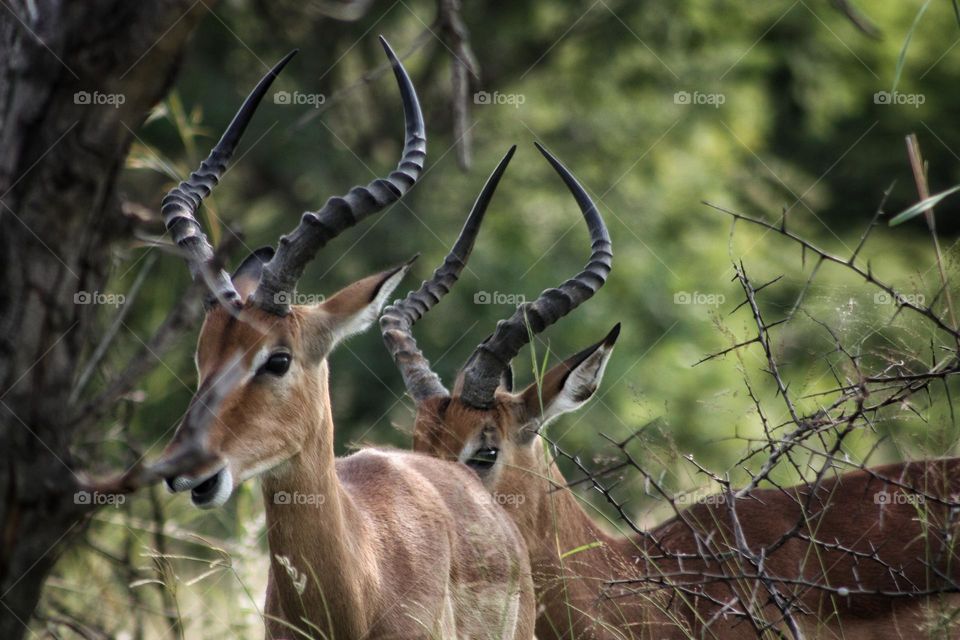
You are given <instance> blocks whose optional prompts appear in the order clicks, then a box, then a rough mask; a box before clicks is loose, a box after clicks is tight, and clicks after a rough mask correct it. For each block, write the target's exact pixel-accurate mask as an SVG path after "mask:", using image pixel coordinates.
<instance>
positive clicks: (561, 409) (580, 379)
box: [539, 346, 613, 427]
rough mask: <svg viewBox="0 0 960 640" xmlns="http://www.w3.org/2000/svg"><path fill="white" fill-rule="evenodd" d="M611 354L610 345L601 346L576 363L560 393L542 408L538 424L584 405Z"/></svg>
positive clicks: (542, 424)
mask: <svg viewBox="0 0 960 640" xmlns="http://www.w3.org/2000/svg"><path fill="white" fill-rule="evenodd" d="M611 355H613V347H612V346H610V347H606V346H601V347H600V348H599V349H597V350H596V351H594V352H593V353H591V354H590V356H589V357H587V359H586V360H584V361H583V362H581V363H580V364H579V365H577V367H576V368H575V369H574V370H573V371H571V372H570V375H568V376H567V379H566V380H565V381H564V383H563V389H561V390H560V393H558V394H557V395H556V396H555V397H554V398H553V401H551V402H550V403H549V404H548V405H547V406H546V407H544V408H543V416H541V418H540V421H539V426H541V427H543V426H544V425H546V424H547V423H548V422H550V421H551V420H553V419H554V418H557V417H558V416H562V415H563V414H565V413H569V412H570V411H575V410H577V409H579V408H580V407H582V406H583V405H585V404H586V403H587V401H588V400H589V399H590V398H592V397H593V394H594V393H596V391H597V387H599V386H600V381H601V380H602V379H603V372H604V370H605V369H606V368H607V362H608V361H609V360H610V356H611Z"/></svg>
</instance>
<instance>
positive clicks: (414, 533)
mask: <svg viewBox="0 0 960 640" xmlns="http://www.w3.org/2000/svg"><path fill="white" fill-rule="evenodd" d="M318 431H322V429H319V430H318ZM332 462H333V454H332V451H330V448H329V447H324V446H323V445H322V444H321V443H320V442H315V443H307V445H306V447H305V449H304V451H303V452H302V453H301V454H300V455H299V456H298V457H297V458H295V459H292V460H290V461H288V462H286V463H284V465H283V466H282V468H281V469H278V470H276V471H273V472H270V473H268V474H266V475H265V476H264V478H263V493H264V501H265V504H266V511H267V529H268V541H269V546H270V554H271V560H272V563H271V570H270V583H269V584H270V588H269V592H268V596H267V606H266V611H265V613H266V615H267V618H268V620H273V619H278V620H286V621H289V622H290V623H293V624H295V625H297V626H299V627H301V628H304V629H307V628H308V626H312V625H316V627H319V628H320V629H323V630H324V631H325V632H327V633H328V635H329V637H332V638H360V637H369V638H420V637H423V638H530V637H532V624H533V623H532V616H531V615H530V614H531V612H532V611H533V596H532V591H531V589H530V588H529V586H528V584H529V572H530V569H529V565H528V563H527V562H526V548H525V546H524V544H523V541H522V539H521V538H520V536H519V533H518V532H517V530H516V528H515V527H512V526H504V522H503V514H502V510H501V509H500V508H499V507H497V506H496V505H495V504H494V503H493V502H492V501H491V500H490V497H489V494H488V493H487V492H486V491H485V489H484V488H483V486H482V485H481V484H480V483H479V482H477V481H476V478H472V477H471V474H470V472H469V471H468V470H467V469H464V468H462V467H461V466H459V465H455V464H450V463H446V464H436V463H437V462H438V461H437V460H434V459H430V458H426V457H425V456H420V455H417V454H413V453H409V452H401V451H391V450H377V449H364V450H362V451H360V452H358V453H355V454H353V455H351V456H349V457H346V458H341V459H339V460H337V461H336V464H335V465H333V464H331V463H332ZM277 495H289V496H323V498H322V500H320V501H317V500H313V501H310V503H306V504H289V503H287V504H276V503H275V496H277ZM317 502H321V504H316V503H317ZM277 556H283V557H285V558H288V559H289V560H290V563H292V565H293V566H294V567H296V568H297V569H299V570H300V571H301V572H303V573H305V574H306V575H307V576H309V577H308V580H307V585H306V588H305V589H304V591H303V592H302V593H298V592H297V588H296V586H295V584H294V580H293V579H292V578H291V577H290V576H289V575H288V572H287V569H285V568H284V567H283V566H282V565H281V564H280V561H279V560H278V559H277ZM314 576H316V582H315V581H314V579H313V577H314ZM301 616H306V617H307V618H308V619H309V620H310V621H311V623H312V625H306V624H304V623H301V622H299V620H300V618H301ZM268 629H269V630H270V634H268V637H277V638H279V637H289V636H290V630H289V628H288V627H287V626H286V625H285V624H281V623H279V622H270V623H269V624H268Z"/></svg>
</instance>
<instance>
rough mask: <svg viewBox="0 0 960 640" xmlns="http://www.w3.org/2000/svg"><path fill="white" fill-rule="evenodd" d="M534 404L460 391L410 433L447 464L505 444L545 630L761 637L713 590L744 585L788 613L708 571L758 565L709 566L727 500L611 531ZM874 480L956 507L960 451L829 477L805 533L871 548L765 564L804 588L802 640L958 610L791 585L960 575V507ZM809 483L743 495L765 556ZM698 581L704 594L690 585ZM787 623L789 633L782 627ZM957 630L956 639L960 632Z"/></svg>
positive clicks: (743, 515)
mask: <svg viewBox="0 0 960 640" xmlns="http://www.w3.org/2000/svg"><path fill="white" fill-rule="evenodd" d="M560 366H562V365H560ZM562 373H563V372H562V371H560V369H559V366H558V368H557V369H555V371H553V372H551V374H552V375H548V376H547V377H546V379H545V385H544V394H543V402H544V404H546V403H547V402H548V401H549V400H550V399H551V394H555V393H558V392H559V390H560V388H561V387H562V384H563V382H562V379H561V378H562V377H563V375H562ZM539 406H540V399H539V398H538V399H537V400H536V402H534V399H533V397H532V394H531V390H530V389H528V390H526V391H525V392H523V393H521V394H516V395H514V394H510V393H506V392H504V391H503V390H501V391H500V392H498V395H497V401H496V403H495V406H494V407H493V408H492V409H491V410H489V411H481V410H476V409H473V408H470V407H467V406H465V405H463V404H462V403H461V402H460V401H459V400H458V398H457V397H456V395H455V396H454V397H453V398H452V399H444V400H433V401H427V402H425V403H424V404H423V405H421V406H420V407H419V409H418V414H417V419H416V425H415V430H414V449H415V450H416V451H422V452H425V453H429V454H431V455H435V456H438V457H441V458H446V459H450V460H453V459H457V457H458V456H459V455H460V454H461V452H462V451H463V450H464V447H465V446H467V444H468V443H469V442H471V440H472V439H475V438H479V437H482V438H484V442H488V441H495V446H497V447H499V448H500V461H499V463H498V464H497V466H496V467H495V468H494V470H493V471H491V472H490V474H489V475H488V476H485V477H484V478H483V480H484V483H485V484H486V486H487V489H488V490H489V491H491V492H492V493H494V494H495V495H497V494H500V495H522V496H523V500H522V501H520V500H514V501H513V502H512V503H508V504H507V505H506V506H507V509H508V512H509V513H510V514H511V516H512V517H513V518H514V520H515V522H516V523H517V525H518V526H519V527H520V531H521V533H522V534H523V536H524V539H525V540H526V542H527V547H528V549H529V551H530V557H531V566H532V570H533V574H534V584H535V587H536V590H537V598H538V601H539V603H540V611H541V614H540V615H539V617H538V619H537V637H538V638H540V639H541V640H543V639H544V638H634V637H635V638H686V637H691V636H692V637H707V638H755V637H757V631H756V630H755V629H754V628H753V627H752V626H751V625H750V624H749V622H747V621H745V620H743V619H742V618H737V617H733V616H726V617H724V616H723V615H719V614H718V611H719V607H718V606H717V605H715V604H714V603H712V602H711V601H710V598H712V599H714V600H718V601H721V602H726V601H729V600H731V598H732V596H733V595H734V590H735V592H736V594H737V595H740V596H741V597H742V599H743V601H744V602H750V601H751V598H750V594H751V593H752V590H754V589H758V588H759V590H758V594H759V595H758V596H757V598H758V601H759V602H760V603H761V606H763V605H766V606H765V608H763V610H762V613H763V615H764V616H765V617H766V619H767V620H770V621H778V620H780V618H781V615H780V613H779V611H778V610H777V609H776V608H775V607H773V606H772V605H769V604H767V601H768V595H769V594H768V593H767V592H766V591H764V590H763V588H762V587H758V582H757V581H756V580H740V581H738V580H730V579H727V580H719V581H717V580H709V579H708V580H705V579H704V578H705V577H708V576H711V575H714V576H720V577H723V576H736V575H739V574H741V573H742V572H743V571H744V570H749V569H750V567H749V566H747V567H744V566H742V565H741V564H738V562H737V561H731V560H728V561H725V562H719V561H706V560H704V559H703V558H702V556H703V555H704V554H703V553H702V551H703V548H702V547H700V548H698V546H697V544H696V540H697V537H698V536H699V537H700V539H701V540H706V539H711V540H712V543H711V546H710V548H711V549H712V550H713V551H714V552H722V551H728V550H730V549H735V548H736V545H735V543H734V540H733V537H732V531H731V522H732V519H731V514H730V510H729V508H728V506H727V505H726V503H725V502H724V500H723V499H722V497H721V498H717V499H715V500H714V501H712V502H711V501H705V502H703V503H701V504H697V505H696V506H693V507H690V508H689V509H686V510H685V511H683V512H681V513H680V515H678V516H677V517H675V518H673V519H671V520H670V521H668V522H666V523H664V524H662V525H660V526H659V527H657V528H656V529H654V530H653V531H650V532H647V533H646V534H645V535H641V536H635V537H612V536H609V535H607V534H606V533H604V532H603V531H601V530H600V529H599V528H598V527H597V526H596V525H595V524H594V523H593V521H592V520H591V519H590V518H589V517H588V516H587V514H586V513H585V512H584V511H583V509H582V507H581V506H580V504H579V503H578V502H577V499H576V497H575V496H574V495H573V494H572V493H571V492H570V491H569V490H567V489H560V490H557V487H563V486H564V485H565V484H566V482H565V480H564V478H563V477H562V475H561V474H560V471H559V469H558V468H557V466H556V465H555V463H554V462H553V461H552V460H550V459H549V458H548V456H547V455H546V452H545V450H544V448H543V446H542V445H541V444H539V443H538V442H537V441H536V440H534V441H533V442H529V443H524V441H525V440H526V436H524V435H523V433H522V432H523V430H524V429H525V427H524V425H527V424H528V423H529V421H530V420H531V419H532V418H534V417H535V416H536V415H537V414H539ZM527 428H528V427H527ZM491 429H492V430H493V433H492V434H491ZM480 434H483V435H482V436H481V435H480ZM879 478H886V479H887V480H892V481H893V482H901V483H903V484H905V485H912V486H918V487H926V491H927V492H928V494H930V495H932V496H940V497H942V498H944V499H947V500H951V501H954V502H955V501H956V500H957V496H958V495H960V459H950V460H934V461H925V462H915V463H905V464H895V465H888V466H885V467H877V468H875V469H872V470H871V471H870V472H867V471H855V472H852V473H846V474H842V475H841V474H837V475H835V476H833V477H828V478H826V479H824V481H823V482H822V483H821V485H820V487H819V489H818V491H817V494H816V495H815V496H813V497H812V500H811V501H810V504H809V507H807V508H806V516H807V520H806V523H807V524H806V525H804V526H803V527H802V528H801V529H800V533H802V534H803V535H804V536H807V537H810V536H812V537H814V538H815V539H816V540H818V541H821V542H823V543H826V544H827V545H834V544H840V545H843V546H844V547H847V548H851V549H854V550H856V551H857V552H860V553H862V554H867V555H865V556H863V557H861V558H860V559H859V560H858V561H856V562H855V561H854V560H853V559H852V558H851V556H850V555H849V554H846V553H843V552H841V551H838V550H833V549H831V548H829V546H827V547H826V548H824V546H823V545H819V546H814V545H811V544H810V543H808V542H805V541H804V540H803V539H801V538H799V537H792V538H790V539H789V541H787V542H786V544H784V545H783V546H781V547H779V548H778V549H777V550H776V551H774V552H773V553H772V555H771V556H770V557H769V558H767V559H766V567H767V571H768V572H769V573H770V574H771V575H775V576H778V577H779V578H780V579H781V580H782V581H783V582H782V583H781V584H780V585H779V589H780V590H781V591H782V593H784V594H785V595H791V596H792V595H795V596H797V597H800V598H801V600H802V602H803V605H804V607H805V609H806V610H807V611H808V612H809V614H808V615H798V616H797V618H798V621H799V623H800V625H801V627H802V628H803V630H804V632H805V633H806V634H807V637H818V638H841V637H842V638H854V639H857V638H863V639H874V638H878V639H883V638H914V637H919V636H922V635H924V634H925V633H927V632H930V630H931V629H932V626H931V623H932V622H933V621H934V617H935V616H936V615H937V613H938V607H941V606H944V607H946V609H945V610H946V611H947V612H949V611H951V607H957V606H960V601H958V599H957V596H956V595H954V594H948V595H946V596H942V597H939V596H938V597H935V598H931V599H929V600H928V599H925V598H923V597H896V598H895V597H888V596H885V595H882V594H877V595H852V596H846V597H844V596H840V595H838V594H836V593H835V592H833V593H831V592H827V591H823V590H817V589H810V588H806V587H804V586H802V585H794V584H792V583H791V581H793V580H801V581H806V582H808V583H816V584H826V585H829V586H831V587H833V588H838V587H847V588H848V589H850V590H852V591H856V590H858V585H859V589H860V590H864V591H868V592H870V591H878V592H897V591H901V592H902V591H906V592H910V591H914V590H915V591H920V592H922V591H924V590H927V589H931V590H935V589H937V588H942V587H944V586H945V581H944V580H943V579H941V578H940V577H938V576H937V575H936V573H935V572H934V571H933V570H931V569H928V567H927V565H926V564H924V562H925V561H927V562H929V563H930V564H931V565H932V566H934V567H936V568H937V569H938V570H939V571H942V572H943V575H948V576H950V577H951V578H952V579H954V580H956V579H960V558H958V557H955V556H956V554H955V552H954V551H953V550H952V547H951V546H950V545H947V544H946V543H945V542H944V541H943V540H942V529H943V528H944V526H946V528H947V529H950V530H954V529H955V528H954V527H953V522H955V520H956V516H953V520H949V518H950V516H949V515H948V513H947V509H946V507H944V506H943V504H942V503H938V502H936V501H935V500H932V499H928V500H927V501H926V504H925V505H924V507H923V508H920V509H918V508H917V507H916V506H914V505H912V504H907V503H906V502H905V501H900V502H897V503H892V502H891V503H888V504H877V503H876V502H875V501H874V496H875V495H876V494H877V493H878V492H880V491H884V490H885V491H886V492H887V493H889V494H890V495H893V494H894V493H895V492H896V491H897V489H896V486H895V484H890V482H888V481H887V480H881V479H879ZM809 491H810V489H809V487H808V486H807V485H800V486H797V487H792V488H789V489H785V490H776V489H762V490H755V491H753V492H751V493H750V494H749V496H746V497H743V498H741V499H738V500H736V503H735V505H736V510H737V515H738V519H739V521H740V523H741V525H742V528H743V533H744V537H745V539H746V541H747V544H748V546H749V547H750V548H751V549H752V550H754V551H757V550H759V549H760V548H761V547H764V546H767V545H770V544H772V543H773V542H775V541H776V540H778V539H779V538H780V536H782V535H784V534H786V533H787V532H790V531H791V530H792V529H793V528H794V526H795V525H797V523H798V521H799V520H800V516H801V506H800V505H801V504H806V500H807V498H808V495H807V494H809ZM921 519H926V521H927V522H928V523H929V524H928V525H924V523H923V522H921ZM947 523H949V525H948V524H947ZM956 533H957V532H956V531H955V530H954V531H953V535H955V534H956ZM585 546H587V548H586V549H584V550H581V551H579V552H576V553H573V554H571V555H568V556H566V557H564V554H565V553H567V552H570V551H572V550H575V549H581V548H583V547H585ZM873 551H876V553H877V556H876V557H878V558H879V559H880V560H881V561H882V562H885V563H886V564H887V565H891V566H894V567H896V568H897V569H898V570H900V571H902V574H897V576H896V578H895V577H894V576H893V575H891V571H889V570H888V568H887V567H886V566H884V565H883V564H881V563H880V562H877V561H876V560H874V559H871V558H870V557H868V556H869V554H870V553H871V552H873ZM676 554H689V558H686V559H685V560H684V561H683V563H682V566H681V564H680V562H679V561H678V560H677V559H676V558H675V557H674V558H671V557H669V556H671V555H674V556H675V555H676ZM741 563H742V561H741ZM824 567H825V568H826V571H825V572H824V571H823V570H822V568H824ZM678 574H682V575H678ZM857 578H859V582H858V581H857ZM664 579H665V580H666V581H667V582H669V583H670V584H673V585H677V584H679V585H684V583H686V589H680V590H677V589H671V588H663V580H664ZM624 581H626V582H624ZM611 583H612V584H611ZM700 585H703V590H704V593H705V594H706V595H707V596H709V598H704V597H699V598H698V597H695V596H694V595H693V594H692V592H693V591H695V590H696V589H698V588H700ZM715 616H716V617H715ZM778 626H779V628H780V629H781V630H782V631H784V633H787V632H786V627H785V625H783V624H780V625H778ZM925 630H926V631H925ZM949 633H950V637H960V634H958V632H957V630H956V629H953V630H952V631H950V632H949ZM937 637H942V632H940V633H939V634H938V635H937Z"/></svg>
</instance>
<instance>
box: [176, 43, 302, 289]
mask: <svg viewBox="0 0 960 640" xmlns="http://www.w3.org/2000/svg"><path fill="white" fill-rule="evenodd" d="M296 53H297V50H296V49H295V50H293V51H291V52H290V53H288V54H287V55H285V56H284V57H283V59H282V60H280V62H278V63H277V64H276V65H275V66H274V67H273V68H272V69H270V71H269V72H267V75H265V76H263V78H261V79H260V82H258V83H257V86H256V87H254V88H253V91H251V92H250V95H248V96H247V99H246V100H244V101H243V104H242V105H241V106H240V109H239V110H238V111H237V113H236V115H235V116H233V120H231V121H230V126H228V127H227V130H226V131H224V132H223V136H221V137H220V141H219V142H217V144H216V145H215V146H214V147H213V149H212V150H211V151H210V155H208V156H207V159H206V160H204V161H203V162H201V163H200V167H199V168H198V169H197V170H196V171H194V172H193V173H191V174H190V176H189V177H188V178H187V179H186V180H184V181H183V182H181V183H180V184H178V185H177V186H176V187H174V188H173V189H171V190H170V191H169V192H168V193H167V195H165V196H164V197H163V201H162V202H161V203H160V212H161V214H162V215H163V222H164V224H165V225H166V227H167V231H169V232H170V236H171V237H172V238H173V241H174V242H175V243H176V244H177V246H178V247H180V250H181V251H182V252H183V254H184V257H185V259H186V261H187V266H189V267H190V275H191V276H192V277H193V279H194V280H195V281H196V280H200V279H203V280H204V281H206V283H207V285H208V286H209V288H210V290H211V293H212V294H213V295H214V299H216V300H226V301H229V302H231V303H232V304H239V302H240V296H239V295H238V294H237V292H236V290H235V289H234V287H233V284H231V282H230V276H228V275H227V272H226V271H224V270H223V269H221V268H219V267H218V266H216V265H215V264H214V255H213V247H212V246H210V242H209V241H208V240H207V236H206V234H204V233H203V229H202V228H201V226H200V223H199V222H198V221H197V219H196V217H195V214H196V213H197V210H198V209H199V208H200V203H201V202H203V199H204V198H206V197H207V196H209V195H210V192H211V191H213V189H214V187H216V186H217V183H218V182H220V176H222V175H223V172H224V171H225V170H226V168H227V164H228V163H229V162H230V158H231V157H232V156H233V151H234V149H236V147H237V143H238V142H240V137H241V136H242V135H243V132H244V130H246V128H247V124H249V123H250V119H251V118H252V117H253V114H254V112H255V111H256V110H257V106H258V105H259V104H260V100H262V99H263V96H264V94H266V92H267V89H269V88H270V85H271V84H273V81H274V79H275V78H276V77H277V75H279V73H280V71H281V70H282V69H283V68H284V67H285V66H286V64H287V63H288V62H290V58H292V57H293V56H294V55H296Z"/></svg>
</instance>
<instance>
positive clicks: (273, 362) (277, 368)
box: [257, 353, 290, 376]
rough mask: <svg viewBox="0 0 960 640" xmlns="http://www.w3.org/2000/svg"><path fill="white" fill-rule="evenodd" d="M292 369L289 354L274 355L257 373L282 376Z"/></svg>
mask: <svg viewBox="0 0 960 640" xmlns="http://www.w3.org/2000/svg"><path fill="white" fill-rule="evenodd" d="M289 368H290V354H289V353H274V354H271V355H270V358H269V359H268V360H267V361H266V363H264V365H263V366H262V367H260V370H259V371H257V374H258V375H259V374H262V373H269V374H271V375H275V376H282V375H283V374H285V373H286V372H287V369H289Z"/></svg>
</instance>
